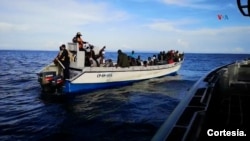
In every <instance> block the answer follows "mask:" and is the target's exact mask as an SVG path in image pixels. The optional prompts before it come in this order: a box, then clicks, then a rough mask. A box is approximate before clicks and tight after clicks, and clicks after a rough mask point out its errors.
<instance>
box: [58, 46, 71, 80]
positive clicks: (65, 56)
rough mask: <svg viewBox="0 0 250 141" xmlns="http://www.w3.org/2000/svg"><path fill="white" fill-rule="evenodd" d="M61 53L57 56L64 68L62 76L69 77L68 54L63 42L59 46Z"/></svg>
mask: <svg viewBox="0 0 250 141" xmlns="http://www.w3.org/2000/svg"><path fill="white" fill-rule="evenodd" d="M61 49H62V54H61V55H60V56H59V57H58V60H59V61H60V62H61V63H62V65H63V67H64V69H63V77H64V79H69V63H70V60H69V54H68V51H67V49H66V46H65V44H62V46H61Z"/></svg>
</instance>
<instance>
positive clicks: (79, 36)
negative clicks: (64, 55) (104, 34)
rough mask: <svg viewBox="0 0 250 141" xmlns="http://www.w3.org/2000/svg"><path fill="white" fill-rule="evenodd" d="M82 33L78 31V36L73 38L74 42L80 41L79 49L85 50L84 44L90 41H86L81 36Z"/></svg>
mask: <svg viewBox="0 0 250 141" xmlns="http://www.w3.org/2000/svg"><path fill="white" fill-rule="evenodd" d="M81 36H82V34H81V33H80V32H77V33H76V36H75V37H74V38H73V42H74V43H78V45H79V50H80V51H84V50H85V48H84V44H86V43H88V42H84V41H83V39H82V38H81Z"/></svg>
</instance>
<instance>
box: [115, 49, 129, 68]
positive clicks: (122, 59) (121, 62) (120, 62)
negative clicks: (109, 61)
mask: <svg viewBox="0 0 250 141" xmlns="http://www.w3.org/2000/svg"><path fill="white" fill-rule="evenodd" d="M117 67H129V61H128V56H127V54H125V53H123V52H122V51H121V50H120V49H119V50H118V57H117Z"/></svg>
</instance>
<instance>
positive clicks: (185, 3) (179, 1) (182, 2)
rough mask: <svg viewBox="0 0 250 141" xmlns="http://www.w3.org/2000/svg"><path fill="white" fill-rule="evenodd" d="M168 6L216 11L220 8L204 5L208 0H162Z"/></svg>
mask: <svg viewBox="0 0 250 141" xmlns="http://www.w3.org/2000/svg"><path fill="white" fill-rule="evenodd" d="M162 2H163V3H165V4H168V5H176V6H181V7H190V8H195V9H206V10H216V9H218V8H219V7H218V6H216V5H211V4H204V3H205V2H206V0H162Z"/></svg>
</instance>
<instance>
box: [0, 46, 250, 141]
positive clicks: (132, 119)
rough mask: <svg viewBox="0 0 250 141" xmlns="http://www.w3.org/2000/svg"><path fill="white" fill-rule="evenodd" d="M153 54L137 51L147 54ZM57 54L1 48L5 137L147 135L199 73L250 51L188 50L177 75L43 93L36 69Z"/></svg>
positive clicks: (135, 140)
mask: <svg viewBox="0 0 250 141" xmlns="http://www.w3.org/2000/svg"><path fill="white" fill-rule="evenodd" d="M153 54H156V53H137V55H141V57H142V58H143V59H146V58H147V57H149V56H153ZM56 55H57V52H56V51H8V50H0V68H1V69H0V140H1V141H15V140H18V141H29V140H31V141H33V140H34V141H57V140H60V141H64V140H65V141H71V140H73V141H118V140H119V141H149V140H150V139H151V138H152V137H153V135H154V134H155V132H156V131H157V130H158V128H159V127H160V126H161V124H162V123H163V122H164V121H165V120H166V119H167V118H168V116H169V115H170V114H171V112H172V111H173V110H174V109H175V107H176V106H177V104H178V103H179V102H180V101H181V100H182V99H184V98H185V96H186V92H187V90H188V89H189V88H190V87H191V86H192V85H193V84H194V83H195V82H196V81H197V80H198V79H199V78H200V77H201V76H203V75H205V74H206V73H208V72H209V71H210V70H211V69H214V68H216V67H219V66H221V65H226V64H228V63H231V62H235V61H237V60H241V59H245V58H249V57H250V55H247V54H192V53H187V54H185V61H184V63H183V65H182V67H181V69H180V71H179V72H178V74H177V75H176V76H167V77H163V78H157V79H151V80H146V81H142V82H138V83H134V84H133V85H130V86H126V87H121V88H115V89H108V90H100V91H96V92H92V93H88V94H82V95H81V94H79V95H76V96H74V97H62V96H50V94H43V93H42V92H41V88H40V85H39V83H38V81H37V75H36V73H37V72H39V70H40V69H42V68H43V67H44V66H45V65H46V64H48V63H50V62H51V61H52V60H53V59H54V57H55V56H56ZM105 56H106V58H111V59H113V60H116V56H117V55H116V53H112V52H106V54H105Z"/></svg>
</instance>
